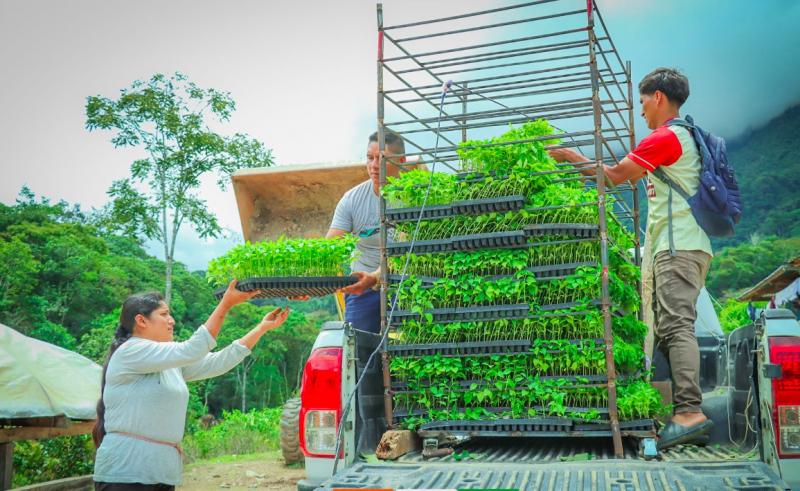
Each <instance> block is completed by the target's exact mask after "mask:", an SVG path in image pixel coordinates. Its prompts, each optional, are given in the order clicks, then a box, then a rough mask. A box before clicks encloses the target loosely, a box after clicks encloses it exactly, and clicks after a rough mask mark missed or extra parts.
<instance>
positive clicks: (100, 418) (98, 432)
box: [92, 292, 164, 448]
mask: <svg viewBox="0 0 800 491" xmlns="http://www.w3.org/2000/svg"><path fill="white" fill-rule="evenodd" d="M163 303H164V297H162V296H161V294H160V293H158V292H148V293H137V294H136V295H131V296H130V297H128V298H126V299H125V301H124V302H123V303H122V312H120V314H119V325H117V330H116V332H115V333H114V341H112V342H111V347H110V348H109V350H108V356H107V357H106V363H105V365H103V379H102V382H101V384H100V400H99V401H97V423H95V425H94V429H93V430H92V440H94V445H95V447H97V448H99V447H100V444H101V443H102V442H103V437H104V436H106V428H105V415H106V405H105V404H104V403H103V391H104V390H105V388H106V371H107V370H108V362H109V361H111V356H112V355H113V354H114V352H115V351H117V349H118V348H119V347H120V346H122V344H123V343H124V342H125V341H127V340H128V339H130V337H131V336H132V335H133V326H135V325H136V316H137V315H139V314H141V315H143V316H145V317H149V316H150V314H152V313H153V311H155V310H156V309H157V308H159V307H160V306H161V305H162V304H163Z"/></svg>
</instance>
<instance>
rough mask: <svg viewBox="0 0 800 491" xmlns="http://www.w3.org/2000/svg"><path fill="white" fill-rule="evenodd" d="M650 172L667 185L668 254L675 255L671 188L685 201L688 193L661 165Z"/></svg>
mask: <svg viewBox="0 0 800 491" xmlns="http://www.w3.org/2000/svg"><path fill="white" fill-rule="evenodd" d="M651 174H653V175H654V176H656V177H657V178H659V179H661V180H662V181H663V182H664V183H665V184H666V185H667V186H669V197H668V198H667V227H668V231H667V233H668V235H669V255H670V256H672V257H675V240H674V238H673V236H672V190H673V189H674V190H675V192H676V193H678V194H680V195H681V196H682V197H683V199H685V200H686V201H689V193H687V192H686V191H684V189H683V188H682V187H680V185H678V183H677V182H675V181H673V180H672V178H670V177H669V176H668V175H667V173H666V172H664V169H662V168H661V167H656V168H655V169H654V170H653V171H651Z"/></svg>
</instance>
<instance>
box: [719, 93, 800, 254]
mask: <svg viewBox="0 0 800 491" xmlns="http://www.w3.org/2000/svg"><path fill="white" fill-rule="evenodd" d="M799 144H800V105H797V106H794V107H792V108H790V109H788V110H786V112H784V113H783V114H781V115H780V116H778V117H776V118H775V119H773V120H772V121H770V122H769V123H767V125H765V126H764V127H762V128H760V129H757V130H755V131H753V132H751V133H749V134H747V135H745V136H743V137H741V138H738V139H737V140H733V141H729V142H728V157H729V160H730V163H731V165H733V168H734V170H735V171H736V178H737V180H738V181H739V186H740V187H741V191H742V201H743V205H744V215H743V217H742V221H741V222H740V223H739V224H738V225H737V227H736V235H735V236H734V237H731V238H729V239H725V240H715V241H714V245H715V246H716V247H715V248H719V247H721V246H728V245H734V244H739V243H742V242H745V241H747V240H749V239H750V236H751V235H753V234H758V235H760V236H762V237H766V236H778V237H793V236H800V153H798V145H799Z"/></svg>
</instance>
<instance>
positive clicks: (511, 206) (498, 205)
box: [452, 194, 525, 215]
mask: <svg viewBox="0 0 800 491" xmlns="http://www.w3.org/2000/svg"><path fill="white" fill-rule="evenodd" d="M523 206H525V196H522V195H521V194H515V195H511V196H501V197H499V198H482V199H471V200H464V201H456V202H454V203H453V204H452V208H453V214H454V215H484V214H486V213H495V212H500V213H504V212H507V211H515V210H520V209H522V207H523Z"/></svg>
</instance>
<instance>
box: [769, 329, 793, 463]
mask: <svg viewBox="0 0 800 491" xmlns="http://www.w3.org/2000/svg"><path fill="white" fill-rule="evenodd" d="M769 360H770V362H771V363H774V364H776V365H780V366H781V376H780V377H779V378H774V379H772V401H773V407H772V422H773V424H774V425H775V433H776V435H775V438H776V439H777V442H776V446H777V447H778V456H779V457H780V458H782V459H785V458H800V337H797V336H776V337H771V338H769Z"/></svg>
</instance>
